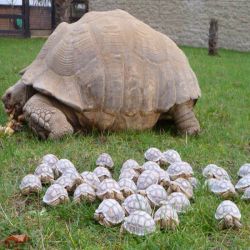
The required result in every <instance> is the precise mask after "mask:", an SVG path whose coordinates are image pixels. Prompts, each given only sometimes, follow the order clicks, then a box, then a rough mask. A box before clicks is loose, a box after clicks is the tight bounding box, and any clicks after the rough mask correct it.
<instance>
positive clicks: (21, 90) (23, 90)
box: [2, 80, 32, 117]
mask: <svg viewBox="0 0 250 250" xmlns="http://www.w3.org/2000/svg"><path fill="white" fill-rule="evenodd" d="M31 88H32V87H29V86H27V85H25V84H24V83H23V82H22V81H21V80H19V81H18V82H17V83H16V84H15V85H13V86H11V87H10V88H8V89H7V90H6V91H5V93H4V95H3V96H2V101H3V103H4V107H5V112H6V113H7V114H11V113H13V115H14V117H18V116H19V115H21V114H22V112H23V111H22V109H23V106H24V105H25V103H26V102H27V100H28V99H29V98H30V96H31V95H32V91H30V90H31Z"/></svg>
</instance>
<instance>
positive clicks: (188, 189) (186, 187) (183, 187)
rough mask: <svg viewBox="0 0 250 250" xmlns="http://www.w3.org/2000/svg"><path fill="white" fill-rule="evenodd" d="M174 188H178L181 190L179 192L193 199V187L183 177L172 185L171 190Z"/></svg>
mask: <svg viewBox="0 0 250 250" xmlns="http://www.w3.org/2000/svg"><path fill="white" fill-rule="evenodd" d="M174 187H178V188H179V189H180V191H179V192H182V193H184V194H185V195H186V196H187V197H188V198H189V199H190V198H192V197H193V186H192V185H191V184H190V182H189V181H188V180H186V179H184V178H182V177H180V178H177V179H175V180H174V181H172V182H171V184H170V189H171V188H172V189H174Z"/></svg>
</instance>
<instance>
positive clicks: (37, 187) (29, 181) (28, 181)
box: [19, 174, 42, 194]
mask: <svg viewBox="0 0 250 250" xmlns="http://www.w3.org/2000/svg"><path fill="white" fill-rule="evenodd" d="M19 188H20V190H21V193H22V194H29V193H33V192H35V193H37V192H40V191H41V190H42V184H41V181H40V179H39V178H38V177H37V176H36V175H33V174H28V175H26V176H24V177H23V179H22V181H21V184H20V186H19Z"/></svg>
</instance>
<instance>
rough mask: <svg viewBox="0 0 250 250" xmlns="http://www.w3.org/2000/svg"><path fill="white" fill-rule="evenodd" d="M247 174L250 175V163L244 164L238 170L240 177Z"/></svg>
mask: <svg viewBox="0 0 250 250" xmlns="http://www.w3.org/2000/svg"><path fill="white" fill-rule="evenodd" d="M246 175H250V163H245V164H243V165H242V166H241V167H240V169H239V171H238V176H239V177H244V176H246Z"/></svg>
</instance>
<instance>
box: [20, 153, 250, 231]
mask: <svg viewBox="0 0 250 250" xmlns="http://www.w3.org/2000/svg"><path fill="white" fill-rule="evenodd" d="M144 157H145V160H146V162H145V163H144V164H143V165H142V166H141V165H139V164H138V163H137V162H136V161H135V160H133V159H129V160H127V161H125V162H124V163H123V165H122V167H121V170H120V176H119V180H118V181H115V180H114V179H113V178H112V174H111V173H112V171H113V168H114V162H113V160H112V158H111V156H110V155H109V154H107V153H103V154H101V155H99V157H98V158H97V160H96V168H95V169H94V171H93V172H89V171H84V172H82V173H81V174H79V173H78V171H77V169H76V168H75V166H74V165H73V163H72V162H71V161H69V160H67V159H60V160H58V158H57V157H56V156H55V155H52V154H47V155H45V156H44V157H43V158H42V160H41V163H40V165H38V167H37V168H36V170H35V172H34V174H29V175H27V176H25V177H24V178H23V180H22V182H21V184H20V190H21V192H22V194H24V195H27V194H29V193H36V192H40V191H41V190H42V184H51V186H50V187H49V188H48V189H47V191H46V193H45V195H44V197H43V202H44V203H46V204H47V205H51V206H56V205H58V204H61V203H64V202H67V201H69V194H72V195H73V201H74V202H94V201H95V200H96V197H98V198H99V199H100V200H101V201H102V202H101V204H100V205H99V207H98V208H97V209H96V211H95V213H94V218H95V220H97V221H98V222H99V223H100V224H102V225H105V226H113V225H117V224H119V223H123V224H122V226H121V231H128V232H130V233H132V234H136V235H146V234H149V233H152V232H154V231H155V229H156V225H159V227H160V228H162V229H175V228H176V226H177V225H178V224H179V218H178V214H179V213H185V212H186V211H187V209H188V208H189V207H190V206H191V204H190V200H191V199H193V189H194V188H196V187H197V186H198V181H197V179H196V178H195V177H194V176H193V175H194V173H193V169H192V167H191V166H190V164H188V163H187V162H184V161H182V160H181V157H180V155H179V153H178V152H177V151H175V150H173V149H169V150H167V151H165V152H163V153H162V152H161V151H160V150H159V149H157V148H149V149H148V150H147V151H146V152H145V154H144ZM166 165H169V166H168V168H167V170H164V169H163V168H162V167H163V166H166ZM248 174H249V175H248ZM203 175H204V176H205V177H206V178H208V180H207V183H208V187H209V189H210V190H211V191H212V192H214V193H216V194H219V195H221V196H222V197H224V198H227V197H230V196H232V195H235V193H236V192H235V189H234V187H233V185H232V184H231V182H230V178H229V175H228V174H227V172H226V171H225V170H224V169H222V168H220V167H218V166H216V165H213V164H210V165H208V166H207V167H206V168H205V169H204V171H203ZM239 176H241V177H243V178H242V179H241V180H240V181H239V182H238V183H237V185H236V189H237V190H239V191H243V190H246V191H245V193H244V195H243V198H244V199H250V195H249V194H250V191H249V190H250V188H248V187H250V164H244V165H243V166H242V167H241V168H240V170H239ZM126 215H127V217H125V216H126ZM240 217H241V214H240V211H239V209H238V208H237V206H236V205H235V204H234V203H233V202H231V201H229V200H226V201H223V202H222V203H221V204H220V205H219V207H218V208H217V211H216V214H215V218H216V219H217V220H220V225H221V226H222V228H228V227H240V226H241V223H240Z"/></svg>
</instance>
